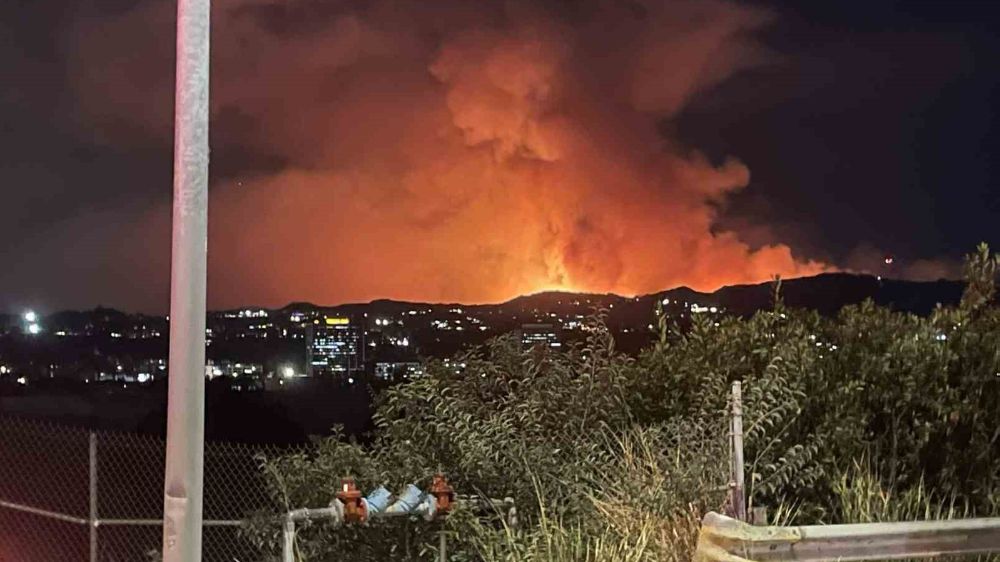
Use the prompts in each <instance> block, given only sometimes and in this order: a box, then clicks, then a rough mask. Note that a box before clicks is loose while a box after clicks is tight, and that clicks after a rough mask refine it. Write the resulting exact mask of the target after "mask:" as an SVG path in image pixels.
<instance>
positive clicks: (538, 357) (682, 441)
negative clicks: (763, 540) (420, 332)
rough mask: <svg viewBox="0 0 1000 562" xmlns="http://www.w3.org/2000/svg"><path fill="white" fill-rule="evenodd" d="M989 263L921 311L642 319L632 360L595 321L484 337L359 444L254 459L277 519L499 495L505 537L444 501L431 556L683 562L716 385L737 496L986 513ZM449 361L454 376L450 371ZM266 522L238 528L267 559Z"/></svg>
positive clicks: (425, 538)
mask: <svg viewBox="0 0 1000 562" xmlns="http://www.w3.org/2000/svg"><path fill="white" fill-rule="evenodd" d="M996 268H997V258H996V257H994V256H992V255H991V254H990V252H989V250H988V249H987V248H986V247H985V246H983V247H981V248H980V249H979V251H978V252H977V253H976V254H974V255H972V256H970V257H969V259H968V263H967V280H968V288H967V290H966V293H965V295H964V297H963V299H962V303H961V305H960V306H959V307H955V308H938V309H937V310H935V311H934V312H933V313H932V314H931V315H930V316H929V317H927V318H921V317H917V316H914V315H910V314H903V313H899V312H893V311H891V310H888V309H885V308H880V307H877V306H875V305H873V304H872V303H864V304H861V305H858V306H851V307H846V308H845V309H844V310H842V311H841V313H840V314H839V315H838V316H837V317H835V318H823V317H820V316H819V315H818V314H815V313H812V312H808V311H801V310H792V309H788V308H787V307H785V306H784V305H783V304H782V303H781V300H780V293H778V298H776V300H775V304H774V307H773V309H772V310H769V311H765V312H761V313H759V314H757V315H755V316H753V317H752V318H749V319H743V318H735V317H721V318H719V317H709V316H703V315H695V316H694V318H693V319H692V325H691V326H690V328H688V329H685V330H683V331H682V330H680V329H678V328H677V327H676V326H674V325H672V324H671V323H670V322H669V321H668V320H667V319H666V318H661V321H660V325H659V339H658V341H657V342H656V344H655V345H654V346H653V347H652V348H651V349H649V350H647V351H645V352H644V353H643V354H642V355H641V356H640V357H639V358H638V359H631V358H628V357H625V356H623V355H620V354H617V353H616V352H615V351H614V345H613V341H612V338H611V337H610V335H609V333H608V331H607V330H606V329H605V328H604V326H603V324H602V322H601V318H600V317H599V316H598V317H595V319H594V320H593V322H592V323H591V330H592V331H591V332H590V337H589V338H588V339H587V341H586V343H585V344H584V345H581V346H575V347H570V348H569V349H568V350H566V351H565V352H558V353H554V352H551V351H547V350H532V351H522V350H521V349H520V347H519V346H518V345H517V342H515V341H513V340H511V339H507V338H501V339H498V340H495V341H493V342H491V343H489V344H488V345H487V346H485V347H483V348H481V349H478V350H475V351H473V352H471V353H469V354H467V355H465V356H463V357H460V358H458V359H457V360H455V361H453V362H450V363H444V362H431V363H430V364H429V365H428V376H427V377H425V378H423V379H420V380H417V381H414V382H412V383H408V384H405V385H401V386H398V387H394V388H392V389H390V390H388V391H386V392H385V393H384V395H383V397H382V403H381V404H380V406H379V410H378V415H377V422H378V435H377V439H376V441H375V443H374V445H372V446H370V447H361V446H359V445H356V444H353V443H350V442H347V441H345V440H344V439H342V438H341V437H340V436H339V435H335V436H333V437H330V438H326V439H324V440H321V441H319V442H318V443H317V445H316V448H315V450H314V451H312V452H310V453H309V454H299V455H293V456H289V457H284V458H277V459H270V460H268V461H267V463H266V464H265V467H264V469H265V470H266V472H267V474H268V475H269V481H270V482H271V487H272V490H271V491H272V495H273V496H274V497H275V499H276V500H277V501H278V502H279V503H280V505H282V506H284V507H287V508H289V509H290V508H296V507H303V506H309V507H319V506H324V505H326V504H328V503H329V501H330V500H331V498H333V495H334V493H335V492H336V486H337V485H338V483H339V476H341V475H346V474H350V475H352V476H354V477H355V478H357V479H358V482H359V485H360V486H361V487H362V489H365V490H368V489H371V488H372V487H374V486H376V485H378V484H386V485H388V486H389V487H390V488H398V487H400V486H401V485H402V484H405V483H408V482H417V483H418V485H420V484H424V485H426V484H427V478H428V477H429V476H430V475H431V474H432V473H433V472H435V471H437V470H443V471H444V472H445V473H447V474H448V475H449V477H450V479H451V480H452V482H453V484H454V486H455V487H456V489H458V490H459V491H460V492H462V493H475V494H480V495H482V496H485V497H493V498H503V497H507V496H510V497H513V498H514V499H515V501H516V504H517V506H518V511H519V513H520V515H521V525H520V526H519V528H518V529H510V528H507V527H506V526H505V525H504V524H503V523H502V521H500V520H499V518H495V517H489V516H488V514H486V516H484V515H483V514H477V513H472V512H471V511H468V510H464V509H463V510H460V511H459V512H458V513H456V514H455V515H454V516H452V517H451V518H449V519H448V521H447V522H446V523H445V524H446V525H447V528H448V530H449V532H450V533H451V536H452V540H451V541H450V542H449V552H450V559H451V560H456V561H459V560H491V561H492V560H497V561H500V560H503V561H522V560H523V561H528V560H612V559H613V560H672V559H677V560H681V559H687V556H688V555H689V553H690V548H691V547H692V545H693V540H694V536H695V533H696V529H697V521H698V519H699V517H700V515H701V514H702V513H703V512H704V511H705V510H707V509H719V508H720V507H721V502H722V498H721V496H720V493H719V491H718V487H719V486H720V485H723V484H725V482H726V471H727V466H728V462H729V459H728V444H727V437H726V429H727V428H726V423H727V418H726V410H727V397H728V392H729V385H730V384H731V382H732V381H735V380H741V381H743V386H744V393H745V397H744V409H745V412H746V419H745V422H744V428H745V432H746V445H747V463H748V466H747V474H748V478H749V479H750V490H749V492H750V501H751V503H756V504H764V505H768V506H770V507H771V508H772V512H773V511H774V509H775V508H777V507H778V506H782V508H783V509H784V513H786V514H789V515H788V517H789V518H790V519H793V520H794V521H795V522H800V523H812V522H841V521H843V522H847V521H873V520H885V519H906V518H923V517H950V516H956V514H959V515H960V516H966V515H976V514H986V513H995V512H996V508H997V498H998V497H1000V496H998V477H1000V423H997V421H996V419H995V415H996V414H995V413H996V412H997V411H998V410H1000V345H998V344H1000V309H998V308H997V307H996V306H995V303H994V300H995V284H994V281H995V275H996ZM456 365H458V367H456ZM435 525H440V523H435V524H423V523H415V522H394V523H392V524H382V523H374V524H373V525H372V526H371V527H369V528H366V529H340V530H334V529H331V528H329V527H328V526H325V525H324V524H315V525H311V526H306V527H304V528H303V529H302V530H301V531H300V532H299V534H298V536H297V540H296V545H297V548H298V552H299V555H300V557H301V559H303V560H333V559H336V560H405V559H417V558H420V557H426V556H427V555H429V553H431V552H432V551H433V549H434V548H435V545H436V541H435V538H434V537H435V533H434V532H432V531H435V530H436V527H435ZM277 533H278V528H277V527H275V526H273V525H269V524H266V523H261V524H259V525H256V526H255V527H254V528H253V532H252V536H253V537H254V538H255V539H256V540H259V541H261V542H262V543H263V544H267V545H271V546H272V547H276V546H277V545H279V544H280V542H279V541H278V540H277V538H278V537H277Z"/></svg>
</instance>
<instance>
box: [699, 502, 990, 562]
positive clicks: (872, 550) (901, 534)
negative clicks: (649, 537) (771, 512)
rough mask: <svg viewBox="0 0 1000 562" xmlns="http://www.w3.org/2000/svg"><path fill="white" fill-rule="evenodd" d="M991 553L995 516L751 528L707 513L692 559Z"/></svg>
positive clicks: (724, 561)
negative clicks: (947, 519)
mask: <svg viewBox="0 0 1000 562" xmlns="http://www.w3.org/2000/svg"><path fill="white" fill-rule="evenodd" d="M991 552H1000V518H987V519H958V520H951V521H915V522H902V523H863V524H852V525H808V526H801V527H755V526H752V525H748V524H746V523H743V522H740V521H737V520H736V519H732V518H729V517H726V516H724V515H719V514H718V513H709V514H707V515H705V518H704V520H703V521H702V527H701V533H700V534H699V537H698V548H697V551H696V552H695V557H694V560H695V562H747V561H750V560H752V561H756V562H766V561H770V560H804V561H819V560H845V561H846V560H888V559H901V558H930V557H936V556H945V555H960V554H983V553H991Z"/></svg>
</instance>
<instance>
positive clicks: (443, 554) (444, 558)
mask: <svg viewBox="0 0 1000 562" xmlns="http://www.w3.org/2000/svg"><path fill="white" fill-rule="evenodd" d="M440 535H441V536H440V539H439V540H440V544H439V545H438V546H439V547H440V552H439V553H438V555H439V556H438V558H439V560H440V562H448V537H446V536H445V534H444V529H443V528H442V529H441V531H440Z"/></svg>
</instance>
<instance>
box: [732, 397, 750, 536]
mask: <svg viewBox="0 0 1000 562" xmlns="http://www.w3.org/2000/svg"><path fill="white" fill-rule="evenodd" d="M732 430H733V437H732V443H733V467H732V468H733V470H732V472H733V511H734V513H735V514H736V518H737V519H739V520H740V521H746V520H747V504H746V483H745V482H744V476H743V390H742V387H741V384H740V381H735V382H733V422H732Z"/></svg>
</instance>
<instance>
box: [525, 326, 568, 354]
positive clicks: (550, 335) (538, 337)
mask: <svg viewBox="0 0 1000 562" xmlns="http://www.w3.org/2000/svg"><path fill="white" fill-rule="evenodd" d="M519 335H520V340H521V345H522V346H524V347H526V348H528V347H534V346H536V345H544V346H546V347H551V348H559V347H562V342H561V341H559V340H560V338H559V335H560V334H559V329H558V328H556V327H555V325H553V324H521V330H520V332H519Z"/></svg>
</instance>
